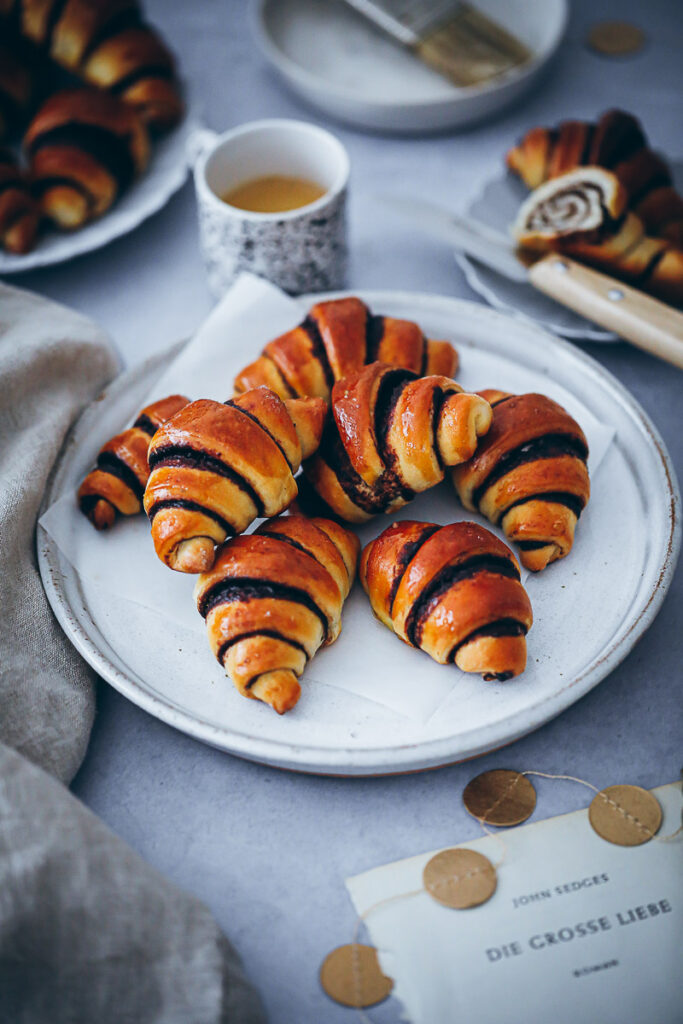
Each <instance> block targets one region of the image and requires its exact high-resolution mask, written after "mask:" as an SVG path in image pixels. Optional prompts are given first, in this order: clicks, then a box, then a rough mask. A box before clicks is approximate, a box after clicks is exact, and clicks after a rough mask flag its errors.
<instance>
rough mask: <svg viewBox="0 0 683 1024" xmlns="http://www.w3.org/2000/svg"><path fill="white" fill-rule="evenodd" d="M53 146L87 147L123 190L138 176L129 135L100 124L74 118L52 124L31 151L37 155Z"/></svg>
mask: <svg viewBox="0 0 683 1024" xmlns="http://www.w3.org/2000/svg"><path fill="white" fill-rule="evenodd" d="M49 146H74V147H77V148H78V149H82V150H84V151H85V152H86V153H88V154H89V155H90V156H91V157H92V158H93V159H94V160H97V161H98V163H100V164H102V166H103V167H104V168H105V169H106V170H107V171H108V172H109V174H110V175H111V176H112V178H114V180H115V181H116V182H117V184H118V186H119V191H123V189H125V188H126V187H127V186H128V185H129V184H130V183H131V181H132V180H133V178H134V177H135V164H134V163H133V158H132V156H131V152H130V147H129V143H128V139H127V138H126V137H124V136H120V135H116V134H114V132H111V131H109V130H108V129H107V128H102V127H100V126H99V125H94V124H81V123H80V122H79V121H72V122H70V123H69V124H64V125H61V126H60V127H59V128H52V129H51V130H50V131H47V132H43V134H42V135H39V136H38V137H37V138H36V139H34V141H33V144H32V145H31V147H30V151H29V153H30V155H33V154H35V153H37V152H38V150H40V149H46V148H48V147H49Z"/></svg>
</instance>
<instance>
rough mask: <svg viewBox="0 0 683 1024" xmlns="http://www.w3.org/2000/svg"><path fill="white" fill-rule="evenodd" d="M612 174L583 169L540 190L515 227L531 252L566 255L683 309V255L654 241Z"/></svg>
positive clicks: (663, 241)
mask: <svg viewBox="0 0 683 1024" xmlns="http://www.w3.org/2000/svg"><path fill="white" fill-rule="evenodd" d="M627 198H628V197H627V193H626V190H625V189H624V187H623V185H622V184H621V182H620V181H619V179H618V178H617V177H616V175H615V174H614V173H613V172H612V171H605V170H603V169H602V168H600V167H581V168H579V169H578V170H575V171H569V172H568V173H567V174H562V175H560V176H559V177H557V178H552V179H551V180H550V181H547V182H545V183H544V184H543V185H539V187H538V188H537V189H534V191H533V192H532V193H531V195H530V196H529V197H528V199H526V201H525V202H524V203H523V204H522V206H521V208H520V211H519V214H518V216H517V220H516V221H515V224H514V226H513V235H514V237H515V238H516V240H517V242H518V243H519V244H520V245H521V246H523V247H526V248H531V249H541V250H543V249H552V250H555V251H558V252H565V253H567V254H568V255H570V256H573V257H575V258H577V259H579V260H581V261H582V262H584V263H590V264H591V265H593V266H597V267H598V268H600V269H602V270H605V271H606V272H608V273H610V274H612V275H614V276H615V277H618V278H621V279H622V280H625V281H628V282H629V283H630V284H633V285H635V286H636V287H638V288H642V289H643V290H645V291H648V292H650V293H651V294H653V295H655V296H657V297H658V298H661V299H664V300H665V301H667V302H670V303H672V304H674V305H683V252H682V251H681V250H680V249H677V248H676V247H675V246H674V245H672V243H671V242H669V241H668V239H665V238H653V237H650V236H648V235H647V234H646V233H645V226H644V224H643V222H642V220H641V219H640V217H638V216H637V215H636V214H635V213H632V212H630V211H628V212H626V213H624V211H625V208H626V202H627Z"/></svg>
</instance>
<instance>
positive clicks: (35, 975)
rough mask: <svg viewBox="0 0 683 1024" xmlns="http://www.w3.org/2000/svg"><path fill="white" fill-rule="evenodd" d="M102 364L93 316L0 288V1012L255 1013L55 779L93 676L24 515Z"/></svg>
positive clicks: (251, 994) (80, 722) (221, 954)
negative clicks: (46, 586)
mask: <svg viewBox="0 0 683 1024" xmlns="http://www.w3.org/2000/svg"><path fill="white" fill-rule="evenodd" d="M116 369H117V359H116V356H115V354H114V351H113V349H112V347H111V344H110V343H109V341H108V339H107V338H106V336H105V335H104V333H103V332H102V331H101V330H100V329H99V328H97V327H96V326H95V324H93V323H92V322H90V321H89V320H87V319H86V318H85V317H82V316H80V315H78V314H76V313H73V312H72V311H70V310H68V309H65V308H64V307H62V306H58V305H57V304H55V303H53V302H49V301H47V300H45V299H42V298H39V297H38V296H35V295H31V294H30V293H29V292H25V291H22V290H20V289H16V288H10V287H7V286H4V285H1V284H0V538H1V543H2V553H3V565H2V592H3V599H4V600H3V629H2V631H1V632H0V1020H3V1021H4V1020H7V1021H10V1020H11V1021H12V1022H13V1024H48V1022H49V1024H62V1022H63V1024H67V1022H69V1024H74V1022H77V1024H80V1022H83V1024H86V1022H87V1024H90V1022H91V1021H97V1022H98V1024H175V1022H178V1024H181V1022H182V1024H185V1022H189V1021H192V1022H193V1024H195V1022H196V1024H228V1022H230V1024H261V1022H263V1021H264V1019H265V1018H264V1016H263V1011H262V1008H261V1004H260V1001H259V999H258V996H257V995H256V993H255V991H254V989H253V988H252V986H251V985H250V984H249V982H248V981H247V979H246V977H245V975H244V972H243V970H242V967H241V964H240V961H239V958H238V956H237V954H236V953H235V951H234V950H233V948H232V947H231V946H230V944H229V942H228V940H227V939H226V938H225V936H224V935H223V934H222V933H221V931H220V929H219V928H218V925H217V924H216V922H215V921H214V920H213V918H212V916H211V914H210V912H209V910H208V909H207V908H206V907H205V906H204V905H203V904H202V903H200V902H199V901H198V900H196V899H194V898H193V897H191V896H190V895H188V894H186V893H183V892H181V891H180V890H178V889H176V888H175V887H174V886H173V885H171V883H169V882H167V881H166V880H165V879H164V878H163V877H162V876H161V875H160V874H159V873H158V872H156V871H155V870H154V869H153V868H151V867H150V866H149V865H147V864H146V863H145V862H144V861H143V860H142V859H141V858H140V857H139V856H138V855H137V854H136V853H134V852H133V851H132V850H131V849H130V848H129V847H127V846H126V844H125V843H124V842H123V841H122V840H120V839H119V838H118V837H117V836H115V835H114V834H113V833H112V832H111V831H110V830H109V829H108V828H107V827H106V826H105V825H104V824H102V822H100V821H99V820H98V819H97V818H96V817H95V816H94V815H93V814H92V813H91V812H90V811H89V810H88V809H87V808H86V807H84V806H83V805H82V804H81V803H80V802H79V801H78V800H77V799H76V798H75V797H73V796H72V795H71V794H70V793H69V791H68V790H67V789H66V788H65V786H63V785H61V784H60V781H61V782H64V783H68V782H70V781H71V779H72V778H73V776H74V774H75V773H76V771H77V770H78V767H79V766H80V764H81V761H82V759H83V757H84V755H85V751H86V749H87V744H88V739H89V736H90V730H91V727H92V722H93V718H94V713H95V681H96V677H95V674H94V672H92V671H91V670H90V668H89V667H88V666H87V665H86V664H85V662H83V661H82V659H81V658H80V656H79V655H78V654H77V652H76V651H75V650H74V649H73V648H72V646H71V644H70V643H69V642H68V640H67V639H66V637H65V636H64V634H63V633H62V631H61V629H60V627H59V625H58V623H57V621H56V620H55V618H54V616H53V614H52V611H51V609H50V607H49V605H48V601H47V598H46V596H45V593H44V590H43V587H42V584H41V581H40V575H39V572H38V568H37V564H36V555H35V524H36V518H37V515H38V511H39V508H40V503H41V499H42V495H43V492H44V489H45V485H46V482H47V480H48V477H49V474H50V471H51V469H52V466H53V464H54V461H55V459H56V457H57V454H58V453H59V450H60V448H61V446H62V444H63V442H64V439H65V437H66V435H67V432H68V429H69V427H70V425H71V423H72V421H73V420H74V418H75V417H76V415H77V414H78V413H79V411H80V410H81V409H82V408H83V406H84V405H85V404H86V403H87V402H88V401H90V400H91V399H93V398H94V397H95V396H96V395H97V393H98V392H99V391H100V389H101V388H102V386H103V385H104V384H105V383H106V382H107V381H108V380H109V379H111V377H112V376H113V375H114V373H115V372H116ZM32 762H33V763H32ZM51 776H52V777H51ZM58 780H60V781H58Z"/></svg>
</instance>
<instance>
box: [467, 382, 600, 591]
mask: <svg viewBox="0 0 683 1024" xmlns="http://www.w3.org/2000/svg"><path fill="white" fill-rule="evenodd" d="M481 395H482V396H483V397H484V398H486V399H487V401H488V402H489V403H490V404H491V407H492V409H493V422H492V424H491V429H490V430H489V432H488V434H487V435H486V437H484V438H483V439H482V441H481V443H480V444H479V446H478V448H477V450H476V452H475V454H474V456H473V458H472V459H470V460H469V462H465V463H463V464H462V465H461V466H456V467H455V469H454V470H453V473H452V475H453V483H454V484H455V488H456V491H457V492H458V497H459V498H460V501H461V502H462V504H463V505H464V506H465V508H466V509H470V510H471V511H473V512H474V511H476V512H481V513H482V515H484V516H486V518H487V519H488V520H489V521H490V522H492V523H494V524H495V525H497V526H500V527H501V528H502V530H503V532H504V533H505V536H506V537H507V538H508V540H510V541H514V542H515V543H516V544H517V545H518V547H519V549H520V560H521V562H522V565H524V567H525V568H526V569H529V570H531V571H532V572H538V571H539V570H541V569H545V567H546V566H547V565H549V564H550V563H551V562H554V561H556V559H558V558H564V557H565V556H566V555H568V554H569V552H570V551H571V549H572V545H573V543H574V530H575V528H576V523H577V521H578V519H579V516H580V515H581V512H582V511H583V509H584V508H585V506H586V503H587V502H588V498H589V495H590V482H589V479H588V468H587V466H586V460H587V458H588V443H587V441H586V438H585V436H584V433H583V431H582V430H581V427H580V426H579V425H578V423H577V422H576V420H574V419H572V417H571V416H570V415H569V413H568V412H567V411H566V410H565V409H563V408H562V406H561V405H558V403H557V402H554V401H553V400H552V399H550V398H547V397H546V396H545V395H538V394H525V395H510V394H507V393H506V392H504V391H495V390H488V391H482V392H481Z"/></svg>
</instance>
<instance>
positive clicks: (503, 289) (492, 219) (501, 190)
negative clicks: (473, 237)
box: [455, 161, 683, 341]
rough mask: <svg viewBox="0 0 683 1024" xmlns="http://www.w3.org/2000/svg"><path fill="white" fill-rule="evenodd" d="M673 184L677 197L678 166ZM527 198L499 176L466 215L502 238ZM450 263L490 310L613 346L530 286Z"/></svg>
mask: <svg viewBox="0 0 683 1024" xmlns="http://www.w3.org/2000/svg"><path fill="white" fill-rule="evenodd" d="M671 170H672V174H673V178H674V183H675V185H676V187H677V188H678V190H679V191H683V162H681V161H677V162H675V163H673V164H672V166H671ZM528 195H529V189H528V188H527V187H526V185H525V184H524V183H523V182H522V181H520V180H519V178H517V177H515V176H514V175H513V174H509V173H501V174H500V175H499V176H498V177H497V178H493V179H492V180H490V181H487V182H485V183H484V184H483V185H482V187H481V189H480V190H478V191H477V193H476V194H475V196H474V197H473V198H472V200H471V201H470V203H469V205H468V207H467V210H466V212H467V214H468V215H469V216H471V217H474V218H475V219H476V220H480V221H482V223H484V224H488V225H490V226H491V227H493V228H496V229H497V230H498V231H503V232H505V233H506V234H507V232H508V231H509V229H510V225H511V224H512V223H513V221H514V220H515V218H516V216H517V213H518V211H519V207H520V206H521V204H522V201H523V200H524V199H526V197H527V196H528ZM455 258H456V260H457V262H458V264H459V265H460V267H461V268H462V270H463V273H464V274H465V277H466V278H467V283H468V284H469V286H470V288H472V289H474V291H475V292H477V293H478V294H479V295H481V296H482V298H484V299H486V301H487V302H488V303H489V305H490V306H493V307H494V309H500V310H502V312H504V313H510V314H511V315H512V316H514V317H517V318H519V319H521V320H524V321H525V322H527V323H537V324H540V325H541V326H542V327H545V328H547V329H548V330H549V331H552V332H553V333H554V334H561V335H562V337H563V338H570V339H572V340H576V341H619V340H620V339H619V337H618V336H617V335H616V334H614V333H613V332H612V331H607V330H605V328H603V327H598V326H597V325H596V324H594V323H592V321H590V320H586V319H584V317H582V316H579V315H578V313H573V312H572V310H571V309H566V308H565V307H564V306H561V305H560V304H559V303H558V302H555V301H554V300H553V299H550V298H548V296H546V295H543V294H542V293H541V292H539V291H537V290H536V289H535V288H532V286H531V285H530V284H524V283H520V282H519V281H510V280H509V279H508V278H506V277H503V276H502V275H501V274H497V273H496V272H495V270H491V269H490V268H489V267H486V266H484V264H482V263H477V261H476V260H473V259H470V257H469V256H466V255H465V254H464V253H456V254H455Z"/></svg>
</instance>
